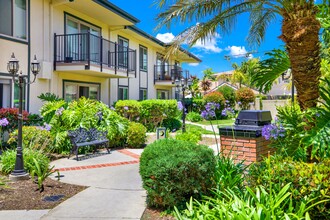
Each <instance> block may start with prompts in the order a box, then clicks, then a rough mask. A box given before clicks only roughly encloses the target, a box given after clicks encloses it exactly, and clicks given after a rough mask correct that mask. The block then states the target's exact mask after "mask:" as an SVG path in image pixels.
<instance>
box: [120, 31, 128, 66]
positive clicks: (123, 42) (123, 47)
mask: <svg viewBox="0 0 330 220" xmlns="http://www.w3.org/2000/svg"><path fill="white" fill-rule="evenodd" d="M118 64H119V67H121V68H128V40H127V39H125V38H123V37H119V38H118Z"/></svg>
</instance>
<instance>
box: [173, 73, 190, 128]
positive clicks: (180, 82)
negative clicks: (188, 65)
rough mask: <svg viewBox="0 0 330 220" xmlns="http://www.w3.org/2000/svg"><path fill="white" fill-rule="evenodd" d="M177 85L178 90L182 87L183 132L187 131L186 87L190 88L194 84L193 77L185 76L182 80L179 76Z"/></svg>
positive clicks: (176, 81)
mask: <svg viewBox="0 0 330 220" xmlns="http://www.w3.org/2000/svg"><path fill="white" fill-rule="evenodd" d="M174 83H175V86H176V88H177V90H178V91H179V90H180V88H181V90H182V106H183V108H182V132H186V107H185V91H186V89H189V87H190V86H191V85H192V79H191V78H188V79H187V78H184V77H182V78H181V79H180V80H179V79H178V78H177V79H176V80H175V81H174Z"/></svg>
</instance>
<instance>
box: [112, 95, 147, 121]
mask: <svg viewBox="0 0 330 220" xmlns="http://www.w3.org/2000/svg"><path fill="white" fill-rule="evenodd" d="M115 109H116V112H117V113H118V114H119V115H121V116H123V117H125V118H127V119H129V120H130V121H136V120H139V119H140V114H141V109H142V106H141V103H140V102H138V101H137V100H118V102H116V105H115Z"/></svg>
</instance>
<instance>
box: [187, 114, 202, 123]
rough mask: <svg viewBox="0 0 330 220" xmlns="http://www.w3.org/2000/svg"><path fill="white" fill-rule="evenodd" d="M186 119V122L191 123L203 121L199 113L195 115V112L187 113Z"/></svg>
mask: <svg viewBox="0 0 330 220" xmlns="http://www.w3.org/2000/svg"><path fill="white" fill-rule="evenodd" d="M186 118H187V120H188V121H191V122H199V121H203V118H202V116H201V115H200V114H199V113H197V112H189V113H188V114H187V115H186Z"/></svg>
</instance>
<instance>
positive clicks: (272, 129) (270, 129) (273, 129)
mask: <svg viewBox="0 0 330 220" xmlns="http://www.w3.org/2000/svg"><path fill="white" fill-rule="evenodd" d="M261 134H262V136H263V137H264V138H265V139H266V140H270V139H274V140H276V139H278V137H285V129H284V127H283V125H282V124H279V125H277V124H269V125H265V126H264V127H263V128H262V131H261Z"/></svg>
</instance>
